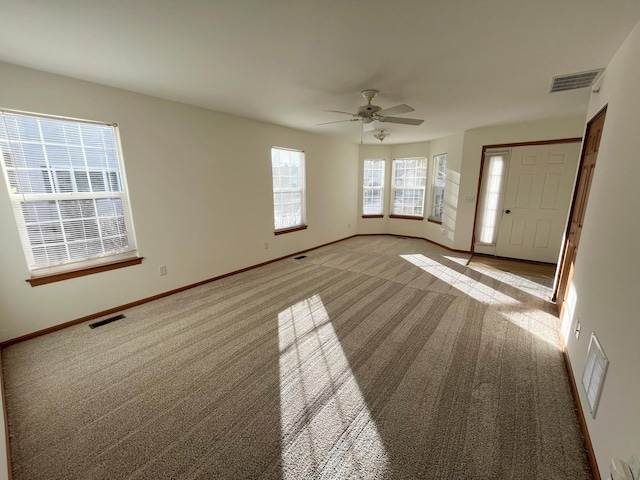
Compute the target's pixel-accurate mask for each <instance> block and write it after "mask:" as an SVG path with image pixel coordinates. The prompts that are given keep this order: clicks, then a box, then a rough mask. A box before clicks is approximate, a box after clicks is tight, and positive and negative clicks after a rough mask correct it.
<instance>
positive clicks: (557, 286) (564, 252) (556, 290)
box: [551, 104, 609, 320]
mask: <svg viewBox="0 0 640 480" xmlns="http://www.w3.org/2000/svg"><path fill="white" fill-rule="evenodd" d="M608 106H609V105H608V104H607V105H605V106H604V107H602V108H601V109H600V110H599V111H598V113H596V114H595V115H594V116H593V117H591V119H590V120H589V121H588V122H587V125H586V127H585V129H584V137H583V138H584V139H585V140H586V139H587V133H588V132H589V129H590V128H591V127H592V125H593V124H594V123H595V122H596V121H597V120H599V119H600V117H602V116H603V115H605V114H606V113H607V107H608ZM586 153H587V142H586V141H585V142H583V143H582V148H581V149H580V160H579V161H578V175H577V176H576V180H575V182H574V186H573V195H572V197H571V205H570V207H569V217H568V218H567V227H566V228H565V231H564V241H563V242H562V247H561V249H560V258H559V259H558V266H557V267H556V275H555V279H554V282H553V294H552V296H551V301H552V302H554V303H555V304H556V305H558V293H559V292H560V287H561V285H560V283H561V278H560V273H561V270H562V268H563V267H564V263H565V260H566V256H567V250H568V248H567V247H568V244H569V235H568V233H569V231H570V229H571V219H572V218H573V213H574V209H575V206H576V197H577V195H578V186H579V184H580V175H581V174H582V167H583V165H584V157H585V155H586ZM587 198H588V197H587ZM573 254H574V255H575V252H573ZM574 260H575V258H574ZM568 286H569V285H566V287H568ZM560 314H561V312H560V311H558V315H559V316H560V320H562V318H561V317H562V315H560Z"/></svg>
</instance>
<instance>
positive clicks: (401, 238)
mask: <svg viewBox="0 0 640 480" xmlns="http://www.w3.org/2000/svg"><path fill="white" fill-rule="evenodd" d="M396 238H397V239H399V240H406V239H407V238H408V237H398V236H397V235H396Z"/></svg>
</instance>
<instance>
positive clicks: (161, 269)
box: [160, 265, 167, 276]
mask: <svg viewBox="0 0 640 480" xmlns="http://www.w3.org/2000/svg"><path fill="white" fill-rule="evenodd" d="M166 274H167V266H166V265H162V266H161V267H160V276H163V275H166Z"/></svg>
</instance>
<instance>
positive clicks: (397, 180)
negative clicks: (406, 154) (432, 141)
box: [391, 157, 427, 219]
mask: <svg viewBox="0 0 640 480" xmlns="http://www.w3.org/2000/svg"><path fill="white" fill-rule="evenodd" d="M426 178H427V159H426V158H424V157H422V158H397V159H395V160H394V161H393V185H392V197H393V200H392V201H393V204H392V206H391V215H392V216H400V217H405V216H406V217H416V218H419V219H422V217H423V215H424V188H425V184H426Z"/></svg>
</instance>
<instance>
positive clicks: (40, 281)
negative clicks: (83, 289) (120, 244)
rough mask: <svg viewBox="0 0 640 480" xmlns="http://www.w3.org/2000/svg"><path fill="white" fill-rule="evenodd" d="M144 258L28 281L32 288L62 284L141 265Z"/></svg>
mask: <svg viewBox="0 0 640 480" xmlns="http://www.w3.org/2000/svg"><path fill="white" fill-rule="evenodd" d="M143 258H144V257H135V258H127V259H126V260H118V261H116V262H111V263H104V264H102V265H96V266H94V267H86V268H80V269H78V270H69V271H66V272H61V273H53V274H49V275H42V276H39V277H32V278H29V279H27V280H26V281H27V282H29V283H30V284H31V286H32V287H38V286H40V285H46V284H47V283H54V282H61V281H62V280H69V279H71V278H77V277H84V276H85V275H93V274H94V273H100V272H107V271H109V270H116V269H118V268H124V267H130V266H132V265H139V264H141V263H142V259H143Z"/></svg>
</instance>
